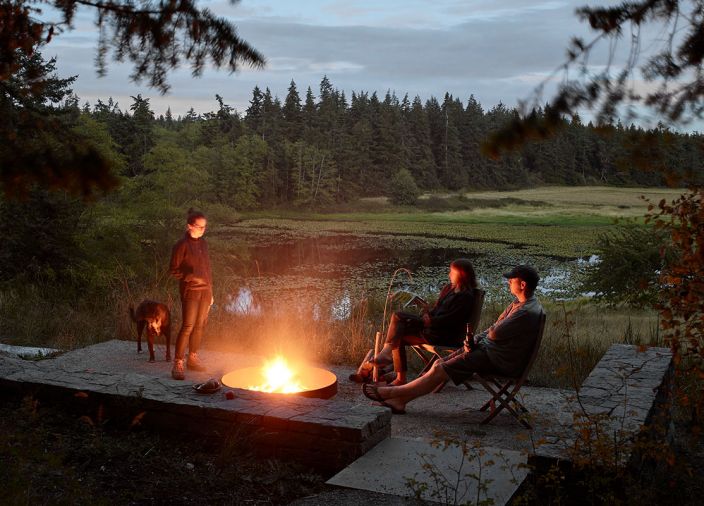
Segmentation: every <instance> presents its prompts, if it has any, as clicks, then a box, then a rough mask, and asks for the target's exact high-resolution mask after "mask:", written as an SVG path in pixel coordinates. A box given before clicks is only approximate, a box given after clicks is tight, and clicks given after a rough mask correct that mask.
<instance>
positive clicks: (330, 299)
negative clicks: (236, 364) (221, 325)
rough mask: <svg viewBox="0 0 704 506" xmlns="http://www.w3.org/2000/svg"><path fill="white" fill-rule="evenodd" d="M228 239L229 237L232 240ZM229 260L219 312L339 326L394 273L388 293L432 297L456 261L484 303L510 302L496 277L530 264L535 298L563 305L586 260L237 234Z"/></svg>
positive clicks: (341, 238) (348, 238)
mask: <svg viewBox="0 0 704 506" xmlns="http://www.w3.org/2000/svg"><path fill="white" fill-rule="evenodd" d="M233 240H235V239H233ZM236 240H237V242H238V243H239V244H240V253H239V254H238V256H237V261H236V262H233V266H232V267H231V268H230V269H229V272H230V275H229V276H228V279H227V288H226V293H227V296H226V300H225V301H223V304H222V305H223V309H224V310H225V311H227V312H228V313H234V314H238V315H253V316H257V315H262V314H270V313H273V314H276V313H277V312H283V311H290V310H291V309H292V308H293V309H294V310H298V311H300V312H302V313H303V314H311V315H312V317H313V318H314V319H316V320H320V319H327V320H341V319H346V318H349V317H350V314H351V312H352V310H353V308H354V307H355V305H356V304H358V303H359V302H360V301H362V300H365V299H366V300H376V301H381V303H380V304H381V305H382V306H383V301H384V300H385V296H386V293H387V290H388V289H389V283H390V282H391V277H392V275H393V273H394V271H396V270H397V269H399V268H404V269H407V270H408V271H410V273H411V276H409V275H408V274H407V273H406V272H399V273H398V275H397V276H396V278H395V280H394V283H393V286H392V288H391V291H392V292H393V291H397V290H408V291H411V292H414V293H417V294H419V295H421V296H422V297H424V298H426V299H433V298H434V297H435V296H437V293H438V291H439V289H440V287H442V285H443V284H444V283H446V282H447V275H448V269H449V264H450V262H451V261H452V260H454V259H456V258H460V257H466V258H469V259H470V260H471V261H472V263H473V264H474V266H475V269H476V272H477V276H478V280H479V284H480V286H481V287H482V288H484V289H485V290H487V300H488V301H492V300H496V301H500V302H501V303H502V304H503V303H504V302H508V301H509V300H510V296H509V294H508V291H507V289H506V281H505V280H504V279H503V278H502V277H501V274H502V273H503V272H505V271H507V270H508V269H510V267H511V266H513V265H515V264H518V263H527V264H531V265H534V266H535V267H536V268H537V269H538V272H539V273H540V274H541V278H542V279H541V282H540V285H539V286H538V291H537V292H538V296H539V297H543V298H546V297H549V298H552V299H570V298H573V297H575V296H577V295H579V294H578V292H577V287H578V283H577V279H578V277H579V271H580V268H581V267H582V266H584V264H585V263H589V262H591V263H593V262H596V261H598V259H597V258H596V257H591V258H589V259H577V260H573V259H568V260H566V259H561V258H555V257H546V256H529V255H525V254H523V253H521V251H520V248H516V249H514V250H506V251H504V252H501V253H491V254H490V253H486V252H479V251H476V250H473V249H472V247H471V244H468V246H467V248H462V249H460V248H438V247H428V246H427V245H425V244H424V241H423V240H422V238H419V239H418V241H417V243H415V244H414V243H413V242H411V243H409V242H406V243H404V244H401V245H399V243H398V242H397V241H389V240H387V238H385V237H383V236H379V237H373V238H370V237H369V236H364V237H361V236H355V235H349V234H346V235H328V236H323V237H312V238H311V237H305V238H291V237H287V238H284V239H282V240H273V241H266V240H264V241H263V240H261V237H258V236H256V234H252V235H251V236H248V235H247V234H238V237H237V238H236Z"/></svg>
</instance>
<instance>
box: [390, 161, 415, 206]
mask: <svg viewBox="0 0 704 506" xmlns="http://www.w3.org/2000/svg"><path fill="white" fill-rule="evenodd" d="M389 195H390V198H391V202H393V203H394V204H400V205H412V204H415V203H416V200H417V199H418V197H419V196H420V190H419V189H418V186H416V182H415V180H414V179H413V175H412V174H411V173H410V172H409V171H408V169H401V170H399V171H398V172H397V173H396V174H394V176H393V177H392V178H391V185H390V187H389Z"/></svg>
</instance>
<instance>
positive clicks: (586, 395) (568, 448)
mask: <svg viewBox="0 0 704 506" xmlns="http://www.w3.org/2000/svg"><path fill="white" fill-rule="evenodd" d="M672 379H673V362H672V354H671V352H670V350H669V349H667V348H644V349H641V347H639V346H632V345H625V344H614V345H612V346H611V347H610V348H609V349H608V351H607V352H606V353H605V354H604V356H603V357H602V358H601V360H600V361H599V362H598V364H597V365H596V367H594V369H593V370H592V372H591V373H590V374H589V376H588V377H587V379H586V380H584V383H582V386H581V388H580V389H579V392H578V393H577V395H576V396H575V398H574V399H573V409H574V413H576V414H577V415H578V420H579V421H580V422H582V423H584V425H583V427H582V428H584V429H587V430H589V429H594V427H596V425H595V424H597V423H598V426H599V432H600V433H601V434H603V435H605V436H606V437H607V438H609V439H611V440H612V441H619V442H618V443H616V444H617V445H619V448H618V450H619V451H620V452H621V456H620V459H619V464H622V465H630V466H636V467H638V466H640V465H641V464H642V459H643V454H642V452H640V451H639V448H641V447H643V446H645V445H639V444H632V443H634V442H636V441H639V442H641V443H647V444H650V443H653V442H654V443H660V442H665V440H666V438H667V437H668V435H669V434H670V428H671V416H670V407H671V406H670V404H671V402H670V401H671V392H672ZM570 430H571V432H569V431H570ZM585 434H586V433H585ZM593 436H594V434H591V435H590V436H589V437H593ZM587 439H589V438H587ZM587 439H585V438H584V437H577V435H576V434H575V425H574V424H573V425H572V426H571V427H569V429H568V431H567V432H565V433H564V434H562V435H560V436H559V437H556V438H555V439H554V440H553V441H550V442H548V443H546V444H542V445H540V446H539V447H538V448H537V450H536V452H535V461H536V462H534V463H536V464H538V465H540V464H543V465H544V464H545V463H546V461H547V462H554V461H555V460H558V461H572V460H573V459H574V458H575V457H577V453H575V452H578V451H579V448H580V447H584V445H585V443H587ZM592 441H593V439H592Z"/></svg>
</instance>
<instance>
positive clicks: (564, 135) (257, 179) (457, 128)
mask: <svg viewBox="0 0 704 506" xmlns="http://www.w3.org/2000/svg"><path fill="white" fill-rule="evenodd" d="M215 100H216V102H217V109H216V110H214V111H212V112H208V113H205V114H197V113H196V112H195V111H193V109H191V110H190V111H189V112H188V113H187V114H186V115H185V116H179V117H176V118H174V117H173V115H172V114H171V112H170V110H168V111H167V112H166V114H165V115H159V116H158V117H157V116H155V114H154V112H153V111H152V110H151V108H150V104H149V99H148V98H143V97H142V96H141V95H138V96H136V97H132V103H131V104H128V106H127V107H126V108H124V109H123V108H121V107H120V106H121V104H118V103H116V102H114V101H113V100H112V99H111V98H110V99H107V101H105V102H104V101H102V100H98V101H97V103H95V104H92V105H91V104H89V103H85V104H83V105H82V106H79V99H78V97H76V96H71V97H70V98H69V99H67V100H66V101H65V103H64V104H63V105H62V107H63V108H69V109H71V108H73V109H74V110H75V114H76V115H77V116H79V117H78V118H77V121H78V128H81V129H83V130H84V131H88V132H90V135H91V136H92V138H93V140H94V141H95V142H97V143H99V144H100V145H101V149H103V150H104V152H108V153H109V154H110V157H111V158H112V159H113V160H114V166H115V167H116V169H115V170H116V172H117V174H116V175H118V176H121V177H122V178H128V179H135V178H148V179H150V180H153V181H152V183H150V184H155V182H158V181H161V184H163V185H164V188H166V187H169V192H170V194H171V197H172V198H170V199H169V200H171V202H170V203H171V204H173V205H186V204H187V202H188V201H191V200H194V199H195V200H199V201H206V202H211V203H220V204H223V205H226V206H228V207H231V208H235V209H238V210H247V209H255V208H272V207H306V208H330V207H334V206H335V204H337V203H341V202H346V201H350V200H353V199H355V198H358V197H364V196H382V195H389V194H392V193H393V192H394V190H395V189H396V187H398V186H399V185H403V188H405V189H406V191H407V192H408V193H410V194H414V193H416V192H433V191H436V192H437V191H440V192H442V191H452V192H456V191H461V190H474V189H499V190H510V189H518V188H526V187H533V186H538V185H590V184H598V185H628V186H662V185H665V184H667V183H668V181H666V180H665V176H664V175H665V174H668V175H670V176H671V175H672V174H673V173H675V174H677V175H679V176H682V177H684V179H685V180H686V181H692V174H700V173H701V172H702V171H701V166H702V160H703V158H702V156H701V149H702V136H701V135H699V134H698V133H693V134H690V133H676V132H673V131H670V130H668V129H666V128H664V127H660V128H657V129H649V130H644V129H642V128H640V127H637V126H634V125H629V126H626V125H623V124H621V123H620V122H618V121H616V122H615V123H610V124H606V125H598V126H595V125H593V124H592V123H586V124H585V123H584V122H582V121H581V120H580V118H579V117H578V116H573V117H572V118H570V119H565V120H564V122H563V125H562V128H560V129H558V131H557V132H556V134H555V135H554V136H553V137H552V138H551V139H549V140H545V141H539V142H538V141H536V142H532V143H527V144H526V145H525V146H524V147H522V148H521V149H520V150H518V151H515V152H512V153H506V154H504V155H503V156H501V157H500V158H498V159H492V158H490V157H488V156H485V155H484V154H483V153H482V144H483V142H484V140H485V139H486V138H487V136H488V135H489V134H491V133H492V132H495V131H497V130H498V129H499V128H500V127H501V126H503V125H505V124H506V122H507V121H509V120H511V119H512V118H515V117H516V116H517V115H518V111H517V110H516V109H512V108H509V107H506V106H505V105H503V104H498V105H495V106H493V107H492V108H490V109H488V110H485V109H484V107H483V106H482V104H480V103H479V102H478V101H477V100H476V99H475V98H474V96H470V97H469V98H468V99H466V101H463V100H462V99H460V98H459V97H454V96H452V95H450V94H445V96H444V98H443V99H442V100H441V101H440V100H438V99H436V98H434V97H431V98H430V99H428V100H426V101H425V102H423V101H422V100H421V99H420V98H419V97H417V96H416V97H415V98H413V99H411V98H409V96H408V95H404V96H403V98H399V97H398V96H397V95H396V94H395V93H393V92H391V91H389V92H387V93H386V94H385V96H384V97H383V98H380V97H379V96H377V94H376V93H371V94H370V93H368V92H364V91H360V92H352V95H351V96H350V97H347V96H346V95H345V93H344V92H341V91H339V90H337V89H335V88H334V87H333V84H332V83H331V82H330V80H329V79H328V78H327V77H324V78H323V79H322V81H321V82H320V88H319V90H317V92H313V90H311V88H308V89H307V90H306V91H305V93H303V94H302V93H301V92H300V91H299V90H298V88H297V86H296V84H295V82H294V81H291V84H290V86H289V89H288V93H287V95H286V97H285V98H284V99H283V102H282V101H281V99H280V98H279V97H277V96H273V95H272V93H271V92H270V90H269V89H268V88H267V89H265V90H264V91H262V90H261V89H260V88H259V87H255V88H254V90H253V91H252V97H251V100H250V102H249V107H248V108H247V109H246V111H244V112H242V113H240V112H239V111H237V110H235V109H234V108H233V107H231V106H229V105H228V104H226V103H224V101H223V99H222V98H221V97H220V96H219V95H216V96H215ZM546 107H548V106H546ZM547 112H548V111H547V110H546V109H539V110H536V111H534V112H533V114H534V115H537V116H541V115H545V114H547ZM636 167H637V168H636ZM643 167H645V170H644V169H643ZM649 168H650V169H651V170H648V169H649ZM663 169H666V170H663ZM399 176H401V177H399ZM173 199H175V200H173Z"/></svg>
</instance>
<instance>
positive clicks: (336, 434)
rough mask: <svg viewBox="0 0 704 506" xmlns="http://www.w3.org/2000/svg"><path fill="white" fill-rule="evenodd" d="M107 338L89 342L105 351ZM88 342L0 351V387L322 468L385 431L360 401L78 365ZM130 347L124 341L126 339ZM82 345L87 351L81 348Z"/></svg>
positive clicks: (385, 418) (382, 415) (387, 420)
mask: <svg viewBox="0 0 704 506" xmlns="http://www.w3.org/2000/svg"><path fill="white" fill-rule="evenodd" d="M111 343H113V342H109V343H101V344H99V345H95V348H100V349H99V350H98V351H99V352H100V353H102V354H105V352H106V351H109V350H108V349H109V348H110V346H113V347H114V346H117V345H114V344H112V345H111ZM90 348H94V347H89V348H87V349H83V350H76V351H73V352H70V353H69V354H67V355H71V354H80V353H84V354H85V355H86V360H81V357H76V356H75V355H74V356H73V357H67V355H64V357H65V358H64V357H59V358H57V359H47V360H41V361H27V360H22V359H20V358H17V357H11V356H8V355H2V354H0V389H2V390H3V391H6V392H7V391H14V392H15V393H16V394H20V395H27V394H29V395H33V396H35V397H38V398H42V399H46V400H51V401H54V402H60V403H62V404H65V403H70V404H76V403H78V404H84V405H85V406H84V408H85V409H91V406H93V405H95V406H98V405H101V406H102V409H103V410H105V413H104V415H103V416H106V417H107V416H111V417H116V416H122V417H125V418H126V419H127V420H129V419H130V418H129V417H134V416H136V415H141V416H140V423H143V424H145V425H148V426H151V427H156V428H158V429H160V430H173V431H178V432H184V431H189V432H193V433H196V434H200V435H204V436H208V437H215V438H220V439H222V440H223V442H225V441H226V440H229V441H232V440H233V438H234V440H238V441H239V443H240V444H243V445H247V446H248V447H249V448H251V449H253V450H255V451H256V452H257V453H258V454H262V455H270V456H276V457H282V458H295V459H297V460H298V461H300V462H303V463H307V464H309V465H312V466H315V467H319V468H325V469H327V470H329V471H332V470H336V469H342V468H343V467H344V466H346V465H348V464H349V463H351V462H353V461H354V460H355V459H357V458H358V457H359V456H361V455H363V454H364V453H365V452H366V451H368V450H369V449H370V448H371V447H373V446H374V445H376V444H377V443H378V442H380V441H381V440H383V439H384V438H386V437H388V436H389V435H390V434H391V413H390V412H389V411H388V410H386V409H383V408H380V407H375V406H371V405H369V404H368V403H366V402H365V403H363V404H357V403H351V402H346V401H340V400H335V399H334V398H333V399H329V400H322V399H311V398H303V397H296V396H291V395H272V394H264V393H257V392H249V391H245V390H237V389H235V390H234V393H235V395H236V397H235V398H234V399H227V398H226V397H225V395H224V393H223V392H224V391H220V392H217V393H215V394H212V395H201V394H198V393H196V392H195V391H194V390H193V388H192V386H191V384H190V383H185V382H176V381H174V380H171V379H170V378H159V377H153V376H148V375H145V374H139V373H135V372H124V371H115V370H112V371H111V370H106V369H107V368H106V367H103V368H101V370H94V369H90V368H86V365H87V364H90V363H91V361H90V360H88V359H87V357H88V355H89V354H90ZM130 348H131V346H130ZM84 350H89V351H84Z"/></svg>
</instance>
